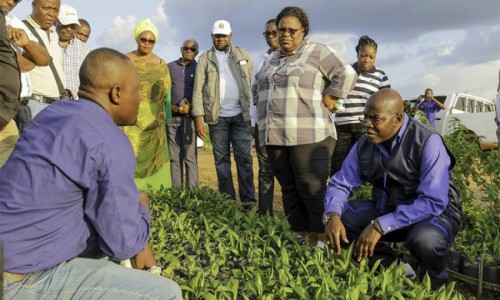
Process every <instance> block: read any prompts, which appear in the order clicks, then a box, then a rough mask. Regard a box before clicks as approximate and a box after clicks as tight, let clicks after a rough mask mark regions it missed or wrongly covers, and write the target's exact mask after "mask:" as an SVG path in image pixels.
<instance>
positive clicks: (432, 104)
mask: <svg viewBox="0 0 500 300" xmlns="http://www.w3.org/2000/svg"><path fill="white" fill-rule="evenodd" d="M417 109H418V110H421V111H423V112H424V113H425V117H426V118H427V120H428V121H429V123H430V124H431V126H432V127H436V113H437V112H438V111H440V110H441V109H444V104H443V103H441V102H439V101H438V100H437V99H436V98H434V96H433V92H432V90H431V89H426V90H425V97H424V99H423V100H422V96H420V97H419V98H418V103H416V104H415V106H413V111H416V110H417Z"/></svg>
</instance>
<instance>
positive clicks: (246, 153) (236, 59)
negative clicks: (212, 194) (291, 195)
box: [192, 20, 256, 209]
mask: <svg viewBox="0 0 500 300" xmlns="http://www.w3.org/2000/svg"><path fill="white" fill-rule="evenodd" d="M232 36H233V35H232V32H231V25H230V24H229V22H228V21H225V20H218V21H215V23H214V26H213V28H212V42H213V47H212V48H211V49H210V50H208V51H206V52H205V53H203V54H202V55H201V56H200V59H199V61H198V65H197V68H196V76H195V81H194V91H193V110H192V115H193V116H194V118H195V129H196V133H197V134H198V136H199V137H200V138H201V139H204V138H205V126H204V124H203V119H202V118H204V119H205V122H206V123H207V124H208V126H209V134H210V140H211V142H212V146H213V152H214V159H215V168H216V171H217V179H218V183H219V191H220V192H221V193H226V194H228V195H230V196H231V197H232V198H234V199H236V193H235V190H234V185H233V180H232V175H231V158H230V155H231V152H230V146H232V147H233V150H234V151H233V152H234V160H235V161H236V169H237V171H238V185H239V195H240V200H241V202H242V203H243V205H244V207H245V208H247V209H251V208H254V207H255V204H256V200H255V186H254V183H253V168H252V156H251V155H250V149H251V140H252V135H251V132H250V126H251V125H250V81H251V78H252V71H253V62H252V59H251V57H250V54H249V53H248V51H247V50H245V49H244V48H242V47H238V46H234V45H231V38H232Z"/></svg>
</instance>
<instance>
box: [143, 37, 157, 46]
mask: <svg viewBox="0 0 500 300" xmlns="http://www.w3.org/2000/svg"><path fill="white" fill-rule="evenodd" d="M139 42H141V44H144V45H145V44H150V45H154V44H155V43H156V41H155V40H150V39H147V38H142V37H141V38H139Z"/></svg>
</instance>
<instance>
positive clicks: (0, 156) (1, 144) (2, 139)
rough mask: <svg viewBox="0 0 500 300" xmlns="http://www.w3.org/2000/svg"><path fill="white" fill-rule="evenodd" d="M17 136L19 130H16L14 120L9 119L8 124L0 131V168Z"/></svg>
mask: <svg viewBox="0 0 500 300" xmlns="http://www.w3.org/2000/svg"><path fill="white" fill-rule="evenodd" d="M18 138H19V130H17V126H16V122H14V120H11V121H10V122H9V124H7V126H5V128H4V129H3V130H2V131H0V168H2V167H3V165H4V164H5V162H6V161H7V159H9V156H10V154H11V153H12V150H14V146H15V145H16V142H17V139H18Z"/></svg>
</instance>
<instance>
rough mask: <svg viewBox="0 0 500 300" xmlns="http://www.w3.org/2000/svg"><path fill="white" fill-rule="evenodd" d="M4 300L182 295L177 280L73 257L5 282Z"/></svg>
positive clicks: (175, 296)
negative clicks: (51, 266)
mask: <svg viewBox="0 0 500 300" xmlns="http://www.w3.org/2000/svg"><path fill="white" fill-rule="evenodd" d="M3 299H4V300H10V299H23V300H31V299H33V300H38V299H44V300H47V299H62V300H64V299H120V300H127V299H130V300H132V299H151V300H153V299H182V292H181V289H180V287H179V286H178V285H177V283H175V282H173V281H172V280H170V279H167V278H165V277H161V276H158V275H153V274H151V273H148V272H146V271H139V270H135V269H129V268H125V267H122V266H120V265H117V264H115V263H113V262H110V261H108V260H106V259H100V260H96V259H87V258H74V259H72V260H69V261H67V262H62V263H60V264H59V265H57V266H55V267H53V268H51V269H46V270H42V271H38V272H35V273H32V274H31V275H29V276H28V277H26V278H24V279H23V280H21V281H16V282H12V283H9V284H7V285H5V282H4V295H3Z"/></svg>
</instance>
